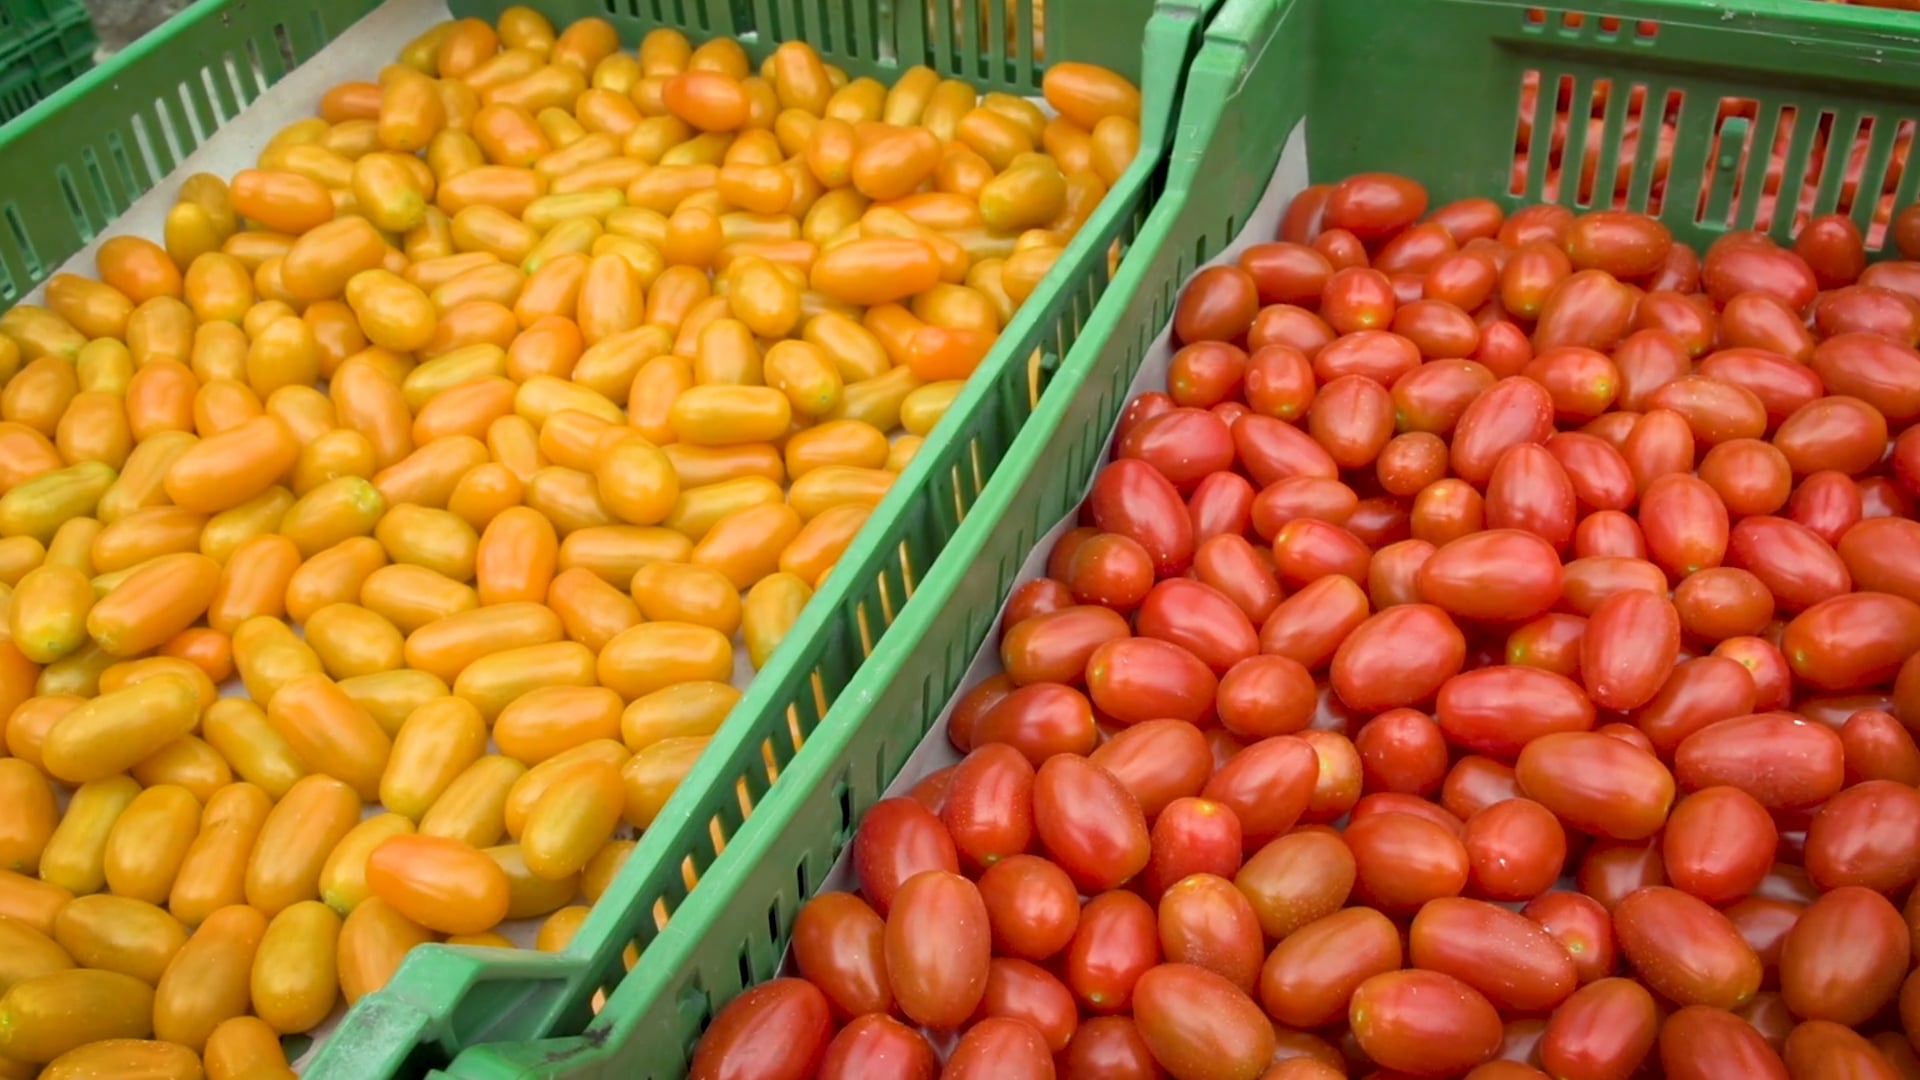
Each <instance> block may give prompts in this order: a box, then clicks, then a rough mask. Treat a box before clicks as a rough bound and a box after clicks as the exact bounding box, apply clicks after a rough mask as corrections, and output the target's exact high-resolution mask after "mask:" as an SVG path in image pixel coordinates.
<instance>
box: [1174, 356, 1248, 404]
mask: <svg viewBox="0 0 1920 1080" xmlns="http://www.w3.org/2000/svg"><path fill="white" fill-rule="evenodd" d="M1246 373H1247V353H1246V350H1244V349H1242V348H1240V347H1239V346H1238V345H1233V344H1230V343H1228V342H1224V341H1197V342H1194V343H1193V344H1191V345H1188V346H1185V347H1184V348H1182V349H1181V350H1180V351H1179V352H1177V353H1174V354H1173V360H1172V362H1171V363H1170V364H1169V365H1168V368H1167V396H1168V397H1170V398H1172V399H1173V402H1174V404H1176V405H1183V406H1188V407H1191V408H1200V409H1210V408H1212V407H1213V406H1215V405H1218V404H1219V403H1221V402H1222V401H1227V400H1230V399H1232V398H1236V397H1238V396H1240V392H1241V388H1242V386H1243V384H1244V380H1245V378H1246Z"/></svg>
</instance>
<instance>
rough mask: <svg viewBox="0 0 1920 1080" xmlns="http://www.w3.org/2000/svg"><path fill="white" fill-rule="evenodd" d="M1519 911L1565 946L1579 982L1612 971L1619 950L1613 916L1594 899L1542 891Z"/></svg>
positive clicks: (1581, 894)
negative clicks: (1616, 944) (1614, 933)
mask: <svg viewBox="0 0 1920 1080" xmlns="http://www.w3.org/2000/svg"><path fill="white" fill-rule="evenodd" d="M1521 914H1522V915H1525V916H1526V917H1527V918H1529V919H1531V920H1533V921H1534V922H1536V923H1539V924H1540V927H1541V929H1543V930H1545V931H1546V932H1547V933H1548V934H1549V935H1551V936H1552V937H1553V939H1554V940H1555V941H1558V942H1559V943H1560V945H1561V947H1562V948H1564V949H1566V950H1567V954H1568V955H1569V956H1571V957H1573V968H1574V972H1575V974H1576V975H1577V976H1578V977H1579V979H1580V982H1581V984H1582V985H1585V984H1587V983H1590V982H1593V981H1594V980H1596V979H1601V978H1605V977H1607V976H1609V975H1612V974H1613V973H1614V969H1615V968H1616V967H1617V966H1618V963H1619V952H1618V949H1617V947H1616V946H1615V943H1614V939H1613V917H1612V915H1611V914H1609V913H1608V911H1607V909H1606V908H1604V907H1602V906H1601V905H1600V902H1599V901H1598V900H1595V899H1594V898H1593V897H1591V896H1587V895H1586V894H1584V893H1577V892H1568V891H1554V892H1545V893H1541V894H1540V895H1539V896H1536V897H1534V898H1533V899H1532V900H1531V901H1529V902H1528V904H1527V906H1526V908H1525V909H1524V910H1522V911H1521Z"/></svg>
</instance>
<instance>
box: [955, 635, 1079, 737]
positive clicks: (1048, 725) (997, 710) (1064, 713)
mask: <svg viewBox="0 0 1920 1080" xmlns="http://www.w3.org/2000/svg"><path fill="white" fill-rule="evenodd" d="M1097 651H1098V650H1096V653H1097ZM1098 738H1099V730H1098V729H1097V728H1096V727H1095V726H1094V718H1093V708H1092V706H1091V704H1090V703H1089V702H1088V700H1087V695H1085V694H1083V693H1081V692H1080V691H1078V690H1075V689H1074V688H1073V687H1071V686H1062V685H1061V684H1059V683H1053V682H1039V683H1031V684H1029V685H1026V686H1020V687H1016V688H1015V689H1014V690H1013V691H1012V692H1010V693H1009V694H1007V696H1006V697H1004V698H1002V699H1000V701H999V703H998V704H996V705H994V707H993V708H991V709H988V710H987V712H986V714H985V715H983V716H981V717H980V719H979V720H978V721H976V722H975V723H974V726H973V732H972V737H971V739H970V744H971V745H972V747H973V748H974V749H975V750H978V749H980V748H981V747H984V746H987V745H990V744H1004V745H1007V746H1010V747H1012V748H1013V749H1015V750H1017V751H1019V752H1020V753H1021V754H1022V755H1024V756H1025V757H1026V759H1027V760H1028V761H1029V762H1032V763H1038V762H1041V761H1045V760H1046V759H1047V758H1049V757H1052V756H1053V755H1054V754H1084V753H1086V752H1087V751H1088V750H1090V749H1091V748H1092V747H1093V745H1094V743H1095V741H1096V740H1097V739H1098Z"/></svg>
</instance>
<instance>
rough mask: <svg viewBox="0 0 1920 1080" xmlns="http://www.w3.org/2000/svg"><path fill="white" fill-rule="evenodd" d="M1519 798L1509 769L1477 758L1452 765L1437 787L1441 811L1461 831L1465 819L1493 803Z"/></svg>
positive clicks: (1518, 790) (1511, 771)
mask: <svg viewBox="0 0 1920 1080" xmlns="http://www.w3.org/2000/svg"><path fill="white" fill-rule="evenodd" d="M1520 797H1521V796H1520V782H1519V780H1518V779H1517V778H1516V777H1515V775H1514V771H1513V766H1511V765H1508V764H1506V763H1505V762H1500V761H1495V760H1493V759H1492V758H1487V757H1481V756H1480V755H1478V754H1468V755H1466V756H1465V757H1462V758H1461V759H1460V760H1458V761H1456V762H1454V763H1453V767H1452V768H1451V769H1448V770H1447V778H1446V780H1445V781H1444V782H1443V783H1442V784H1441V785H1440V801H1441V803H1442V804H1443V806H1442V809H1444V810H1445V811H1446V814H1447V816H1448V817H1451V818H1453V820H1454V821H1455V822H1456V823H1458V824H1459V825H1460V827H1461V828H1463V829H1464V828H1465V822H1466V819H1467V818H1470V817H1472V816H1473V815H1475V814H1477V813H1479V812H1480V811H1482V810H1484V809H1486V808H1487V807H1489V806H1493V805H1495V804H1496V803H1501V802H1505V801H1506V800H1508V799H1517V798H1520ZM1443 824H1444V822H1443Z"/></svg>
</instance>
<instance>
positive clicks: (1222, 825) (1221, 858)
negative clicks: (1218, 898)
mask: <svg viewBox="0 0 1920 1080" xmlns="http://www.w3.org/2000/svg"><path fill="white" fill-rule="evenodd" d="M1150 840H1151V843H1152V845H1153V854H1152V855H1151V856H1150V857H1149V858H1148V859H1147V869H1146V874H1145V876H1144V877H1143V878H1142V881H1141V885H1142V887H1143V888H1144V889H1145V892H1146V896H1147V898H1148V899H1150V900H1153V901H1155V902H1158V901H1159V899H1160V897H1161V895H1162V894H1163V893H1165V892H1166V891H1167V889H1168V888H1170V887H1171V886H1173V885H1174V884H1175V883H1176V882H1178V881H1180V880H1181V879H1183V878H1186V877H1187V876H1189V875H1192V874H1213V875H1216V876H1219V877H1223V878H1228V877H1232V876H1233V875H1234V874H1237V873H1239V872H1240V866H1241V862H1242V850H1243V844H1242V842H1241V839H1240V819H1239V818H1238V817H1236V816H1234V813H1233V811H1232V810H1229V809H1228V808H1227V807H1226V806H1225V805H1224V804H1221V803H1217V802H1214V801H1213V800H1211V799H1197V798H1192V797H1187V798H1180V799H1175V800H1173V802H1171V803H1168V804H1167V808H1166V810H1164V811H1163V812H1162V813H1161V814H1160V816H1159V817H1157V818H1155V819H1154V822H1153V829H1152V831H1151V833H1150Z"/></svg>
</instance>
